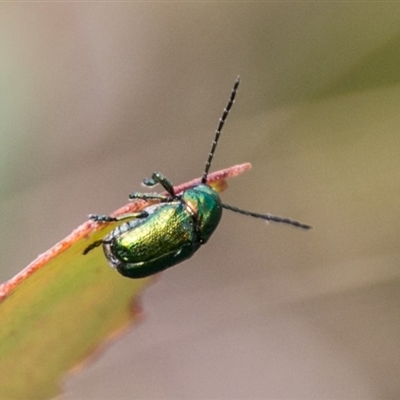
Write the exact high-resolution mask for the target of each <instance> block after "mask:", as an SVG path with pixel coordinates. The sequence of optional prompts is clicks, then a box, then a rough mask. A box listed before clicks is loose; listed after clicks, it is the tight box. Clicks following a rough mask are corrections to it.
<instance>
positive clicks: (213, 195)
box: [181, 184, 222, 243]
mask: <svg viewBox="0 0 400 400" xmlns="http://www.w3.org/2000/svg"><path fill="white" fill-rule="evenodd" d="M181 200H182V201H183V202H184V203H185V204H186V205H187V206H188V208H189V209H190V210H191V211H192V213H193V217H194V219H195V220H196V222H197V227H198V231H199V234H200V236H201V240H202V243H206V242H207V240H208V239H209V237H210V236H211V234H212V233H213V232H214V230H215V229H216V227H217V226H218V224H219V221H220V220H221V216H222V206H221V200H220V198H219V196H218V193H217V192H216V191H215V190H214V189H212V188H211V187H210V186H208V185H204V184H200V185H197V186H194V187H192V188H190V189H187V190H185V191H184V192H183V193H182V197H181Z"/></svg>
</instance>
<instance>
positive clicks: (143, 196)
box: [129, 192, 170, 202]
mask: <svg viewBox="0 0 400 400" xmlns="http://www.w3.org/2000/svg"><path fill="white" fill-rule="evenodd" d="M129 199H130V200H134V199H139V200H160V201H161V202H166V201H168V200H169V199H170V197H168V196H163V195H161V194H157V193H139V192H133V193H131V194H130V195H129Z"/></svg>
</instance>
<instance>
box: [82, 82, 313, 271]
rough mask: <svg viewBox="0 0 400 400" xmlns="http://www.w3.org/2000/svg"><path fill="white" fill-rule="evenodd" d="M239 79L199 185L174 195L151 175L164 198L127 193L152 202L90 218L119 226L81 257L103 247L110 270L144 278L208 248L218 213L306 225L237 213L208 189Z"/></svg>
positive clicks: (149, 183) (158, 177)
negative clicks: (121, 212)
mask: <svg viewBox="0 0 400 400" xmlns="http://www.w3.org/2000/svg"><path fill="white" fill-rule="evenodd" d="M239 83H240V77H238V78H237V79H236V81H235V84H234V86H233V89H232V93H231V96H230V98H229V101H228V104H227V106H226V108H225V109H224V112H223V114H222V117H221V118H220V121H219V124H218V128H217V130H216V132H215V137H214V141H213V143H212V146H211V151H210V154H209V156H208V159H207V162H206V166H205V169H204V173H203V177H202V179H201V183H200V184H198V185H196V186H193V187H191V188H189V189H187V190H185V191H183V192H182V193H179V194H176V193H175V191H174V187H173V185H172V183H171V182H170V181H169V180H168V179H167V178H166V177H165V176H164V175H162V174H161V173H159V172H154V173H153V175H152V177H151V179H144V180H143V183H144V185H145V186H148V187H151V186H154V185H156V184H160V185H161V186H162V187H163V188H164V189H165V190H166V192H167V193H168V195H161V194H153V193H137V192H135V193H132V194H130V195H129V198H130V199H131V200H133V199H142V200H151V201H157V203H156V204H153V205H150V206H148V207H146V208H145V209H144V210H142V211H140V212H138V213H130V214H124V215H121V216H118V217H109V216H106V215H90V216H89V218H90V219H91V220H93V221H96V222H99V223H107V222H112V221H123V220H128V221H126V222H123V223H121V225H119V226H118V227H117V228H115V229H114V230H113V231H112V232H111V233H109V234H108V235H107V236H106V237H105V238H104V239H102V240H98V241H96V242H94V243H92V244H90V245H89V246H88V247H87V248H86V249H85V250H84V251H83V254H87V253H88V252H89V251H91V250H93V249H94V248H96V247H98V246H100V245H103V250H104V254H105V256H106V258H107V260H108V262H109V263H110V265H111V266H112V267H113V268H116V269H117V270H118V272H120V273H121V274H122V275H124V276H126V277H128V278H144V277H146V276H149V275H153V274H155V273H157V272H160V271H163V270H165V269H167V268H169V267H172V266H174V265H176V264H178V263H180V262H182V261H184V260H186V259H188V258H190V257H192V255H193V254H194V253H195V252H196V251H197V250H198V249H199V248H200V246H201V245H203V244H205V243H207V241H208V239H209V238H210V236H211V235H212V233H213V232H214V231H215V229H216V227H217V226H218V224H219V221H220V220H221V216H222V209H223V208H225V209H227V210H231V211H234V212H237V213H239V214H243V215H247V216H250V217H254V218H260V219H264V220H267V221H275V222H283V223H285V224H289V225H293V226H296V227H299V228H303V229H309V228H311V227H310V226H309V225H305V224H302V223H300V222H297V221H293V220H291V219H288V218H282V217H278V216H275V215H270V214H258V213H254V212H250V211H245V210H241V209H239V208H237V207H233V206H230V205H228V204H224V203H222V202H221V199H220V197H219V195H218V193H217V192H216V191H215V190H214V189H213V188H212V187H211V186H209V185H207V177H208V172H209V169H210V166H211V162H212V159H213V157H214V153H215V149H216V147H217V143H218V139H219V137H220V134H221V130H222V128H223V126H224V124H225V121H226V118H227V116H228V114H229V111H230V109H231V107H232V105H233V103H234V102H235V97H236V92H237V89H238V86H239Z"/></svg>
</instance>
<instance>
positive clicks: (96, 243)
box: [82, 240, 103, 255]
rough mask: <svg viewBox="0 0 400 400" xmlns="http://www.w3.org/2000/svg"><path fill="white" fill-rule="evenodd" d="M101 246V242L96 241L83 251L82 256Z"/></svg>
mask: <svg viewBox="0 0 400 400" xmlns="http://www.w3.org/2000/svg"><path fill="white" fill-rule="evenodd" d="M102 244H103V241H102V240H96V241H95V242H93V243H91V244H89V246H88V247H86V249H85V250H83V252H82V254H83V255H86V254H87V253H89V251H92V250H93V249H95V248H96V247H99V246H101V245H102Z"/></svg>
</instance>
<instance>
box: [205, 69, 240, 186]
mask: <svg viewBox="0 0 400 400" xmlns="http://www.w3.org/2000/svg"><path fill="white" fill-rule="evenodd" d="M239 83H240V76H238V77H237V78H236V81H235V84H234V85H233V89H232V92H231V96H230V98H229V101H228V104H227V106H226V107H225V108H224V112H223V113H222V117H221V118H220V119H219V124H218V128H217V130H216V131H215V137H214V141H213V142H212V146H211V151H210V154H209V155H208V159H207V162H206V168H205V169H204V174H203V177H202V178H201V183H207V177H208V171H209V170H210V167H211V162H212V159H213V157H214V153H215V149H216V148H217V144H218V140H219V136H220V135H221V131H222V128H223V126H224V124H225V121H226V118H227V117H228V114H229V111H230V110H231V108H232V106H233V103H234V102H235V97H236V92H237V89H238V87H239Z"/></svg>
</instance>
